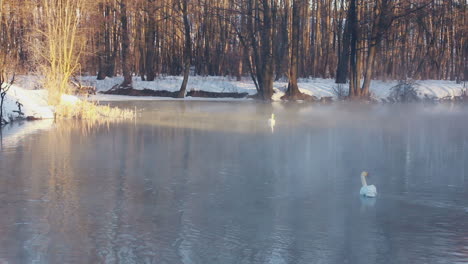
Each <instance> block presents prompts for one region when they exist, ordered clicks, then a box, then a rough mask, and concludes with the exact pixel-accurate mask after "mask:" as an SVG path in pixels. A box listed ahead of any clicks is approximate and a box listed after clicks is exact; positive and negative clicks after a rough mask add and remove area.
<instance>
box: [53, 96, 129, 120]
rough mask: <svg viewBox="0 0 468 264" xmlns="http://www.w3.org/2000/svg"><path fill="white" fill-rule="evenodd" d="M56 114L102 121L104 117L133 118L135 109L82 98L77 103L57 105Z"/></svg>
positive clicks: (64, 116) (112, 118)
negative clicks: (100, 103) (101, 103)
mask: <svg viewBox="0 0 468 264" xmlns="http://www.w3.org/2000/svg"><path fill="white" fill-rule="evenodd" d="M55 115H56V117H57V118H68V119H70V118H73V119H81V120H91V121H94V120H95V121H100V120H103V119H106V120H114V119H132V118H134V117H135V111H133V110H128V109H120V108H117V107H110V106H108V105H99V104H98V103H95V102H88V101H83V100H80V101H78V102H75V103H67V102H65V103H63V102H62V103H61V104H59V105H58V106H56V107H55Z"/></svg>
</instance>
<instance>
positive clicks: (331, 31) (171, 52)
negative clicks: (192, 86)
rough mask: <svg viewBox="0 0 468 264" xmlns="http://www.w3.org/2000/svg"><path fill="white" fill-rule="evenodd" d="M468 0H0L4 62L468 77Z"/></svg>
mask: <svg viewBox="0 0 468 264" xmlns="http://www.w3.org/2000/svg"><path fill="white" fill-rule="evenodd" d="M467 15H468V14H467V2H466V1H465V0H376V1H370V0H360V1H358V0H314V1H310V0H93V1H90V0H0V23H1V25H0V31H1V34H0V46H1V54H0V55H1V60H2V61H1V63H0V64H1V69H0V70H1V71H2V72H4V73H5V72H14V73H16V74H30V73H39V74H42V75H44V76H47V77H46V79H48V85H49V86H56V87H62V88H59V90H63V89H65V88H66V87H67V85H68V84H67V83H68V82H69V80H70V78H71V77H72V76H76V75H93V76H97V79H104V78H106V77H113V76H116V75H121V76H124V81H123V83H122V84H121V85H120V87H121V88H126V87H131V86H132V76H139V77H141V80H143V81H153V80H155V78H157V77H158V76H166V75H171V76H174V75H182V76H184V81H183V83H182V85H181V89H180V91H179V93H178V96H179V97H184V96H185V92H186V86H187V78H189V75H191V74H194V75H200V76H231V77H234V78H239V79H240V78H241V77H243V76H244V77H245V76H247V77H249V78H251V80H252V82H253V83H254V84H255V87H256V89H257V95H258V98H260V99H265V100H268V99H269V98H271V96H272V94H273V82H274V81H275V80H279V79H287V80H288V83H289V84H288V89H287V93H286V96H287V97H289V98H291V99H300V98H302V96H303V95H302V94H301V92H300V91H299V89H298V86H297V79H298V78H300V77H314V78H333V79H335V80H336V83H348V84H349V97H350V98H366V97H368V96H369V87H370V83H371V80H373V79H379V80H407V79H415V80H426V79H437V80H455V81H457V82H461V81H465V80H467V79H468V43H467V40H468V34H467V31H468V29H467V24H468V23H467V21H466V19H467Z"/></svg>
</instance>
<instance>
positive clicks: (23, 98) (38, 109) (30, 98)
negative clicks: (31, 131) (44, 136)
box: [3, 85, 54, 121]
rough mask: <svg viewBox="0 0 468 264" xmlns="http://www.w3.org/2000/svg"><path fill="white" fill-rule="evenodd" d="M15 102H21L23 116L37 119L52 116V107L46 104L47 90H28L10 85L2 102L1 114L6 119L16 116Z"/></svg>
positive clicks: (16, 107)
mask: <svg viewBox="0 0 468 264" xmlns="http://www.w3.org/2000/svg"><path fill="white" fill-rule="evenodd" d="M17 102H19V103H21V104H22V105H23V106H22V107H21V112H23V113H24V117H34V118H37V119H48V118H54V113H53V109H52V107H50V106H49V105H48V104H47V91H45V90H29V89H24V88H22V87H19V86H17V85H12V86H11V88H10V90H9V91H8V93H7V96H6V97H5V101H4V102H3V115H4V118H5V119H6V120H7V121H8V119H10V118H17V117H18V116H19V114H18V113H16V112H14V111H18V106H17Z"/></svg>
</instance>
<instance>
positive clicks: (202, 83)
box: [81, 76, 464, 101]
mask: <svg viewBox="0 0 468 264" xmlns="http://www.w3.org/2000/svg"><path fill="white" fill-rule="evenodd" d="M81 80H82V82H83V84H85V85H90V86H94V87H96V90H97V92H98V93H102V92H106V91H109V90H111V89H112V87H114V86H116V85H118V84H120V83H122V81H123V79H122V77H114V78H106V79H105V80H97V79H96V77H95V76H85V77H81ZM181 83H182V77H179V76H166V77H159V78H157V79H156V80H155V81H152V82H147V81H141V78H139V77H134V78H133V88H134V89H135V90H140V91H155V92H156V94H157V92H162V91H167V92H169V93H172V92H176V91H178V90H179V88H180V84H181ZM397 84H398V81H378V80H374V81H372V83H371V94H372V97H373V98H374V99H376V100H377V101H385V100H387V98H388V97H389V96H390V95H391V91H392V90H391V89H392V87H394V86H395V85H397ZM273 86H274V90H275V94H274V95H273V98H272V100H273V101H281V97H282V96H283V95H284V93H285V92H286V89H287V86H288V82H287V80H280V81H276V82H274V84H273ZM415 87H416V88H417V94H418V97H419V98H420V99H427V98H430V99H434V100H440V99H443V98H453V97H457V96H461V95H462V92H463V89H464V86H463V84H457V83H456V82H455V81H441V80H424V81H416V82H415ZM341 88H342V89H344V91H345V92H346V91H347V89H348V86H347V84H344V85H342V86H341ZM299 89H300V90H301V92H302V93H304V94H307V95H310V96H314V97H316V98H317V99H318V100H320V99H322V98H333V99H334V100H336V99H337V92H336V91H337V90H338V89H340V88H339V87H338V85H337V84H336V83H335V82H334V80H333V79H313V78H307V79H299ZM191 90H193V91H205V92H210V93H237V94H243V93H245V94H247V95H249V96H252V95H255V94H256V92H257V91H256V89H255V85H254V84H253V82H252V80H251V79H250V78H247V77H244V78H243V79H242V80H240V81H237V80H236V79H235V78H229V77H215V76H208V77H202V76H191V77H190V78H189V82H188V85H187V91H188V92H190V91H191ZM148 94H151V93H148ZM143 97H145V96H124V95H104V94H97V95H95V96H91V97H90V98H91V99H92V100H100V101H114V100H122V101H126V100H140V99H141V98H143ZM150 98H154V99H155V100H168V99H169V100H173V98H170V97H150ZM156 98H159V99H156ZM195 98H197V97H187V98H185V100H193V99H195ZM213 99H218V100H223V99H228V100H229V99H233V100H239V99H234V98H213ZM245 99H246V98H241V100H245ZM146 100H151V99H149V98H147V99H146Z"/></svg>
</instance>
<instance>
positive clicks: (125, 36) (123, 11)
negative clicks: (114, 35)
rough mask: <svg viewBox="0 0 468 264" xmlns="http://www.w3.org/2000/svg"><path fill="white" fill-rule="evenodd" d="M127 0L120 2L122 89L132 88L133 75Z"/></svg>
mask: <svg viewBox="0 0 468 264" xmlns="http://www.w3.org/2000/svg"><path fill="white" fill-rule="evenodd" d="M126 1H127V0H120V23H121V24H122V74H123V77H124V81H123V82H122V84H120V88H128V87H131V86H132V73H131V71H130V65H129V62H130V58H129V56H130V52H129V51H130V37H129V31H128V21H127V19H128V18H127V5H126Z"/></svg>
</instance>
